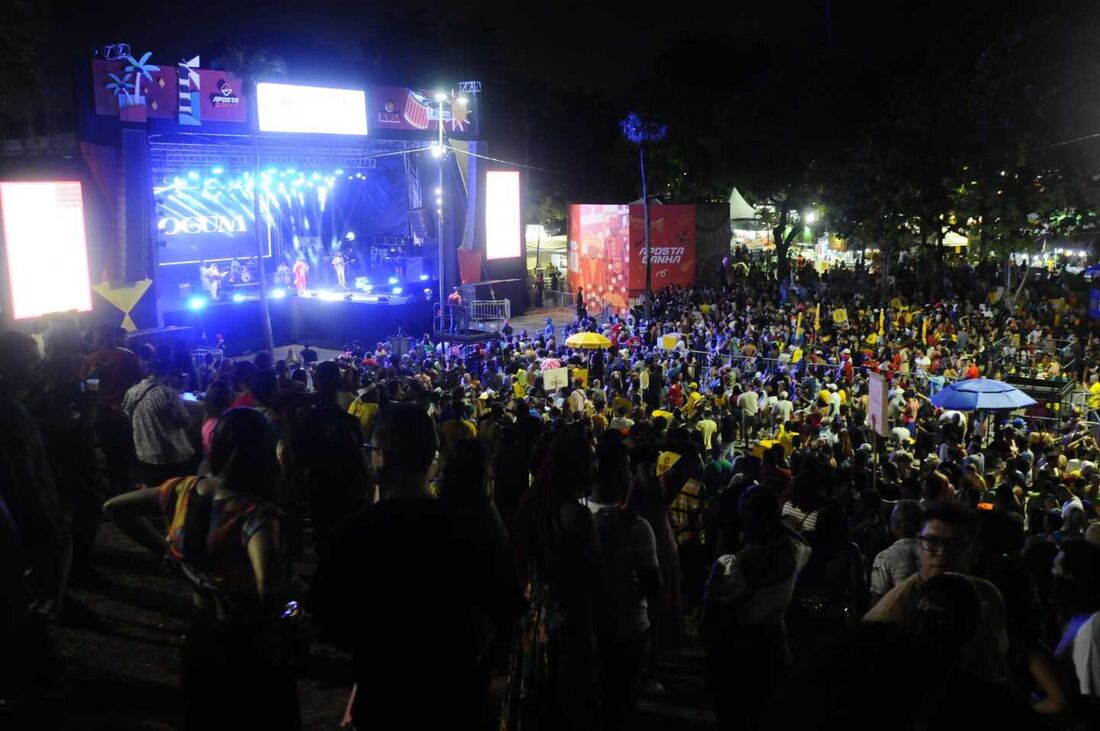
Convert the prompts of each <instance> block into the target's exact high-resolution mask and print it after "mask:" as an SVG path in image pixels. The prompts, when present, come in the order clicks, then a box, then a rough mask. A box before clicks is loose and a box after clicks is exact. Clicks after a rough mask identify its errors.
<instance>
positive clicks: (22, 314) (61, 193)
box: [0, 181, 92, 320]
mask: <svg viewBox="0 0 1100 731" xmlns="http://www.w3.org/2000/svg"><path fill="white" fill-rule="evenodd" d="M0 216H2V217H3V222H4V252H5V256H6V258H7V265H8V284H9V291H10V294H11V312H12V318H13V319H15V320H25V319H27V318H31V317H38V316H40V315H45V314H48V313H50V312H65V311H68V310H77V311H79V312H88V311H89V310H91V309H92V289H91V281H90V279H89V276H88V242H87V237H86V233H85V230H84V202H83V198H82V195H81V189H80V183H79V182H76V181H63V182H62V181H58V182H0Z"/></svg>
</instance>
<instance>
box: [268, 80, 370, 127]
mask: <svg viewBox="0 0 1100 731" xmlns="http://www.w3.org/2000/svg"><path fill="white" fill-rule="evenodd" d="M256 105H257V107H258V109H259V121H260V131H261V132H302V133H313V134H331V135H365V134H367V96H366V92H364V91H363V90H361V89H329V88H325V87H321V86H297V85H294V84H270V83H263V84H256Z"/></svg>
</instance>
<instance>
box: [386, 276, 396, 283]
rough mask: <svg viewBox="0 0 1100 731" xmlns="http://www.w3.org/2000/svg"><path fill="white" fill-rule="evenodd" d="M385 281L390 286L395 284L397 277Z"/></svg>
mask: <svg viewBox="0 0 1100 731" xmlns="http://www.w3.org/2000/svg"><path fill="white" fill-rule="evenodd" d="M387 281H388V282H389V283H390V284H397V277H390V278H389V279H388V280H387Z"/></svg>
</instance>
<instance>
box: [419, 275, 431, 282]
mask: <svg viewBox="0 0 1100 731" xmlns="http://www.w3.org/2000/svg"><path fill="white" fill-rule="evenodd" d="M430 278H431V277H429V276H428V275H427V274H421V275H420V281H421V282H426V281H428V280H429V279H430Z"/></svg>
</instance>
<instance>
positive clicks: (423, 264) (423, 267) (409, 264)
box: [405, 256, 432, 282]
mask: <svg viewBox="0 0 1100 731" xmlns="http://www.w3.org/2000/svg"><path fill="white" fill-rule="evenodd" d="M424 274H427V275H428V277H429V278H430V277H431V276H432V273H431V271H430V270H429V268H428V260H427V259H426V258H424V257H423V256H410V257H409V258H408V259H406V260H405V281H407V282H416V281H419V280H420V277H421V275H424Z"/></svg>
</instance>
